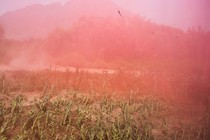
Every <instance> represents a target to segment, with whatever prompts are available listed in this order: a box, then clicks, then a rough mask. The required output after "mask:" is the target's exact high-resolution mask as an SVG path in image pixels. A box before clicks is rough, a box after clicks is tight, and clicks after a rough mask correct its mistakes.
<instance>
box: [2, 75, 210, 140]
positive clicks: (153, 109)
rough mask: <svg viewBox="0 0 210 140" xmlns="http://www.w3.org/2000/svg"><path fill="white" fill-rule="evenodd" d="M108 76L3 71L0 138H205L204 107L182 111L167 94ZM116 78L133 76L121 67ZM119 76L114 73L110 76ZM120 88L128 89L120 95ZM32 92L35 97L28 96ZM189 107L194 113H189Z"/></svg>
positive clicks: (209, 131)
mask: <svg viewBox="0 0 210 140" xmlns="http://www.w3.org/2000/svg"><path fill="white" fill-rule="evenodd" d="M42 74H43V75H42ZM64 74H65V76H64ZM50 75H51V76H50ZM67 75H68V76H69V77H67ZM116 75H117V74H116ZM116 75H115V76H116ZM112 76H114V75H106V74H104V75H103V74H88V73H85V72H80V73H74V72H64V73H63V72H49V71H46V72H40V73H39V72H36V73H35V72H26V71H19V72H14V73H12V74H11V73H9V74H6V75H5V74H3V76H2V78H1V81H0V91H1V93H0V94H1V96H0V97H1V98H0V99H1V100H0V139H1V140H7V139H12V140H13V139H14V140H27V139H32V140H36V139H43V140H45V139H56V140H60V139H61V140H69V139H70V140H74V139H76V140H78V139H79V140H80V139H81V140H132V139H133V140H163V139H172V140H179V139H184V140H186V139H189V140H193V139H198V140H200V139H203V140H208V139H209V138H210V127H209V126H210V124H209V116H210V110H207V109H208V108H205V109H206V110H205V111H204V112H202V113H199V112H197V110H196V109H195V110H194V112H191V113H190V114H186V112H185V111H186V110H185V109H184V107H182V109H179V108H178V105H173V103H170V102H169V101H170V99H169V98H167V99H162V98H161V96H157V95H154V94H153V95H151V94H144V95H143V94H139V93H140V92H137V91H135V90H134V89H135V88H134V87H133V86H131V85H128V86H129V87H132V89H133V90H131V89H128V88H126V87H127V86H123V85H126V83H124V84H123V85H120V84H118V83H117V84H116V85H118V86H117V87H115V88H114V87H109V86H107V85H109V84H110V81H109V82H108V79H111V80H114V78H111V77H112ZM115 76H114V77H115ZM9 77H10V78H9ZM52 77H53V78H54V79H53V78H52ZM58 77H59V78H58ZM102 77H103V78H102ZM105 77H107V79H105ZM119 77H120V78H119ZM126 77H127V79H126ZM118 78H119V79H118V80H119V81H120V80H121V78H124V79H126V80H128V78H131V79H133V80H134V79H135V76H133V77H131V75H129V74H125V73H124V74H123V73H120V75H119V74H118ZM61 79H62V80H61ZM64 79H66V80H64ZM68 79H69V80H68ZM93 79H95V80H96V81H94V80H93ZM106 80H107V81H106ZM118 80H116V77H115V81H112V82H116V81H118ZM72 81H74V82H72ZM121 82H122V81H121ZM128 82H129V80H128ZM133 84H135V82H133ZM67 85H69V86H67ZM88 85H89V86H88ZM101 85H103V86H101ZM112 85H114V83H112ZM116 85H115V86H116ZM85 86H86V87H85ZM87 86H88V87H87ZM94 87H95V88H94ZM116 89H118V90H116ZM120 89H123V90H125V91H126V92H128V91H130V92H129V94H127V95H125V94H123V93H122V92H121V91H120ZM100 91H101V92H100ZM120 93H121V94H120ZM33 94H35V95H37V94H38V95H39V97H38V98H36V99H33V100H31V97H33ZM187 109H188V108H187ZM177 110H178V111H177ZM194 113H196V118H193V117H194V116H195V114H194ZM186 115H187V117H186Z"/></svg>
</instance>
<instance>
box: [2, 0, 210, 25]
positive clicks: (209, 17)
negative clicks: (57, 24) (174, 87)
mask: <svg viewBox="0 0 210 140" xmlns="http://www.w3.org/2000/svg"><path fill="white" fill-rule="evenodd" d="M66 1H68V0H21V1H20V0H0V15H2V14H4V13H5V12H8V11H11V10H16V9H19V8H24V7H26V6H29V5H31V4H49V3H54V2H61V3H63V4H64V3H65V2H66ZM90 1H91V0H90ZM112 1H113V2H115V3H116V4H118V5H120V6H121V7H123V8H124V9H127V10H129V11H132V12H133V13H135V14H138V15H141V16H143V17H145V18H147V19H150V20H151V21H153V22H156V23H158V24H165V25H170V26H174V27H178V28H182V29H187V28H189V27H192V26H194V27H196V26H198V25H200V26H201V27H202V28H204V29H210V1H209V0H112Z"/></svg>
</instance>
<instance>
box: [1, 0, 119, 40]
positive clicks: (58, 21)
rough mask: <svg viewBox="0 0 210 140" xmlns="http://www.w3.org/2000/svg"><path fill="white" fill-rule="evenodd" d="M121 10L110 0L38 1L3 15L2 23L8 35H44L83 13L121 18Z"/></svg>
mask: <svg viewBox="0 0 210 140" xmlns="http://www.w3.org/2000/svg"><path fill="white" fill-rule="evenodd" d="M118 9H121V8H120V7H118V6H117V5H115V4H114V3H112V2H111V1H109V0H91V2H90V1H86V0H77V1H74V0H69V1H68V2H67V3H66V4H65V5H61V4H60V3H53V4H49V5H40V4H37V5H31V6H28V7H25V8H22V9H19V10H15V11H11V12H8V13H6V14H4V15H2V16H0V25H2V26H3V28H4V29H5V31H6V35H5V36H6V38H11V39H28V38H42V37H46V36H47V35H48V33H49V32H52V31H53V30H55V29H56V28H59V27H62V28H69V27H70V26H71V25H72V24H73V23H74V22H75V21H77V20H78V19H79V18H81V17H83V16H100V17H118V16H119V15H118V13H117V11H118ZM121 10H122V9H121Z"/></svg>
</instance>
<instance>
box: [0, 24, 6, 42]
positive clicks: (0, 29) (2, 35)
mask: <svg viewBox="0 0 210 140" xmlns="http://www.w3.org/2000/svg"><path fill="white" fill-rule="evenodd" d="M4 33H5V31H4V29H3V27H2V26H1V25H0V40H1V39H3V38H4Z"/></svg>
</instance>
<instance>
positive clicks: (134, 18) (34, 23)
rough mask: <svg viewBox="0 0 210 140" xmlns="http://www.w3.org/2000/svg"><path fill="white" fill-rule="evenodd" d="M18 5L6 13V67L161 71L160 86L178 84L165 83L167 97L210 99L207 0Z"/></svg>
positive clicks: (1, 35) (1, 63)
mask: <svg viewBox="0 0 210 140" xmlns="http://www.w3.org/2000/svg"><path fill="white" fill-rule="evenodd" d="M1 2H3V1H1ZM10 2H12V1H11V0H10V1H7V3H6V2H5V3H6V4H7V5H8V10H10V8H11V9H16V10H14V11H10V12H8V13H5V14H3V15H2V16H0V24H1V27H0V57H1V58H0V67H1V69H40V68H49V66H50V65H59V66H64V67H78V68H96V69H98V68H99V69H110V70H112V69H113V70H119V69H120V70H123V71H138V72H141V71H144V73H148V72H151V73H152V72H157V73H159V74H160V73H162V74H161V75H162V76H165V77H164V78H163V77H159V79H156V80H157V81H158V80H160V79H164V80H166V81H167V79H172V80H171V81H170V80H169V81H168V83H167V82H166V81H163V80H162V81H158V82H159V85H158V86H159V90H161V92H174V93H178V92H180V91H181V89H183V91H181V92H184V91H185V92H189V93H195V92H197V93H199V97H204V95H205V97H206V96H207V95H208V92H209V90H210V86H209V84H208V83H209V82H210V79H209V77H210V73H209V71H210V64H209V59H210V48H209V46H210V32H209V31H208V30H207V26H206V25H207V24H206V23H207V22H208V23H209V19H206V20H205V18H206V17H208V16H209V15H208V14H206V13H207V8H204V9H203V10H204V11H202V8H203V6H204V7H205V5H204V4H206V3H205V1H200V4H199V5H198V7H195V6H196V4H197V3H198V2H195V1H193V2H189V1H188V2H187V1H183V2H180V1H179V2H178V1H176V2H175V1H170V2H163V1H162V2H159V1H158V2H157V1H155V3H148V2H147V3H141V2H137V1H132V2H133V4H132V2H131V3H130V4H129V3H127V2H126V1H123V2H122V3H121V2H120V1H115V3H114V2H112V1H106V0H99V1H98V0H91V2H86V1H84V0H78V1H73V0H70V1H67V2H66V3H65V4H63V5H62V4H59V3H52V4H47V5H44V4H43V3H42V4H43V5H40V4H38V5H31V6H29V7H25V8H20V9H17V8H18V7H24V5H28V4H31V3H24V2H25V1H22V3H17V5H16V4H15V3H13V6H17V7H10V4H11V3H10ZM36 2H37V1H36ZM45 2H46V3H47V1H44V3H45ZM37 3H38V2H37ZM134 4H135V5H134ZM126 5H127V6H126ZM174 5H175V7H174V8H171V7H172V6H174ZM138 6H139V7H138ZM167 6H168V7H167ZM188 6H189V9H186V7H188ZM161 7H162V8H163V9H162V8H161ZM164 7H165V8H164ZM5 8H6V7H5ZM138 8H139V9H140V10H138ZM179 8H180V9H179ZM6 9H7V8H6ZM6 9H5V11H6ZM142 10H143V11H142ZM157 11H159V12H157ZM139 13H142V14H139ZM163 14H164V15H163ZM195 25H196V26H195ZM197 25H200V26H197ZM163 73H164V74H163ZM150 78H153V80H154V77H150ZM150 80H151V79H148V81H150ZM186 81H188V82H186ZM189 81H190V82H189ZM166 83H167V84H166ZM186 83H187V84H188V85H185V84H186ZM165 84H166V85H167V87H165ZM151 86H152V85H151ZM153 86H154V85H153ZM156 86H157V85H156ZM166 89H167V90H166ZM165 90H166V91H165ZM205 97H204V98H205ZM196 98H197V94H196Z"/></svg>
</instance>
